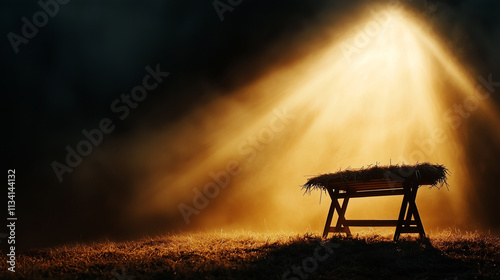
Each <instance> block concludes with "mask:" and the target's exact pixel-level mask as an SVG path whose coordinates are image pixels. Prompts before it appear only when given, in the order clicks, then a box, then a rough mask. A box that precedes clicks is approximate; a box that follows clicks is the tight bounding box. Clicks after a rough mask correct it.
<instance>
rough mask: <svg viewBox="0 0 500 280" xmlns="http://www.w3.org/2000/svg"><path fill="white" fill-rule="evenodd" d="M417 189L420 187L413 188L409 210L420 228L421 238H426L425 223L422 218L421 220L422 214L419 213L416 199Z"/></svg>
mask: <svg viewBox="0 0 500 280" xmlns="http://www.w3.org/2000/svg"><path fill="white" fill-rule="evenodd" d="M417 190H418V188H414V189H413V190H412V196H411V198H412V199H411V200H410V201H409V206H408V207H409V210H408V211H411V212H412V214H413V217H414V219H415V222H416V223H417V228H418V230H419V233H418V234H419V236H420V238H421V239H424V238H425V231H424V225H423V224H422V220H420V214H419V213H418V209H417V203H416V202H415V199H416V197H417Z"/></svg>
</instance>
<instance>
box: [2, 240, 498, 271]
mask: <svg viewBox="0 0 500 280" xmlns="http://www.w3.org/2000/svg"><path fill="white" fill-rule="evenodd" d="M5 255H6V254H4V253H3V254H2V256H1V257H0V260H1V272H0V278H1V279H116V280H132V279H500V237H499V236H494V235H490V234H481V233H477V232H476V233H470V232H459V231H456V230H445V231H441V232H439V233H431V234H430V239H429V240H428V241H418V240H415V239H413V238H411V237H404V238H403V239H402V240H400V241H398V242H392V236H391V235H390V234H378V233H377V232H366V233H363V234H359V235H357V236H354V238H346V237H339V236H336V237H331V238H329V239H327V240H322V239H321V238H319V236H318V234H309V233H307V234H304V233H301V234H298V233H292V232H281V233H255V232H250V231H234V232H227V233H226V232H209V233H184V234H168V235H163V236H157V237H154V238H144V239H142V240H137V241H128V242H111V241H108V242H101V243H94V244H73V245H67V246H61V247H54V248H44V249H36V250H31V251H27V252H24V253H21V254H20V255H18V267H16V272H15V273H12V272H9V271H7V265H6V261H7V260H6V256H5Z"/></svg>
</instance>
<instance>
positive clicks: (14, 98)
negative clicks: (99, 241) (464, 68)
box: [0, 0, 500, 245]
mask: <svg viewBox="0 0 500 280" xmlns="http://www.w3.org/2000/svg"><path fill="white" fill-rule="evenodd" d="M53 2H54V1H53ZM221 2H223V3H227V2H226V1H221ZM239 2H241V3H239ZM366 2H373V1H326V0H315V1H298V0H291V1H276V0H268V1H261V0H252V1H250V0H247V1H246V0H243V1H233V3H235V4H236V3H239V5H236V6H235V7H233V10H232V11H230V12H225V13H224V14H223V16H224V20H223V21H221V19H220V18H219V15H218V14H217V12H216V10H215V9H214V6H213V3H212V2H211V1H180V0H179V1H159V0H158V1H154V0H149V1H137V0H124V1H104V2H103V1H97V0H89V1H76V0H73V1H69V2H68V3H67V4H64V5H58V6H59V8H58V9H59V11H57V13H55V15H54V16H53V17H49V18H48V22H47V24H46V25H44V26H43V27H40V28H38V31H37V32H36V34H35V35H34V36H33V37H32V38H30V39H28V42H27V43H26V44H24V43H21V44H20V45H19V46H18V48H19V51H18V53H17V54H16V52H15V50H14V48H13V46H12V45H11V43H10V42H9V37H8V34H9V33H10V32H13V33H16V34H18V35H20V34H22V28H23V25H24V22H23V21H22V18H23V17H26V18H27V19H29V20H30V21H32V19H33V15H34V14H36V13H37V12H39V11H40V10H42V8H41V7H40V6H39V4H37V2H36V1H14V0H12V1H3V2H2V4H0V5H1V9H0V13H1V14H0V16H1V27H0V28H1V34H2V36H3V39H2V42H1V44H0V56H1V67H2V75H1V80H2V88H3V89H2V99H3V100H2V106H3V111H4V112H5V116H6V119H5V121H4V124H5V126H4V130H3V131H4V133H3V137H2V143H3V144H2V149H3V153H4V155H5V156H3V157H2V158H3V159H4V160H5V165H4V166H5V168H16V170H17V172H18V173H17V174H18V189H17V191H18V197H17V201H18V212H19V215H20V220H21V221H22V222H20V226H19V229H18V230H19V236H21V237H22V238H24V240H25V244H29V245H44V244H53V243H57V242H65V241H75V240H79V239H82V240H86V239H92V238H97V237H102V236H119V235H120V233H121V232H122V231H123V228H124V227H123V226H122V225H121V224H120V223H118V222H116V223H115V222H113V221H115V220H116V217H117V216H119V215H120V213H122V212H120V209H121V207H122V206H120V204H119V203H118V204H116V205H115V204H112V203H111V204H110V203H109V199H108V197H107V196H108V195H113V194H114V193H115V192H121V190H117V189H115V187H110V186H112V185H114V186H116V185H117V184H118V185H119V184H123V185H126V182H127V174H126V170H125V171H124V172H123V173H121V174H119V175H110V176H109V178H110V179H109V182H99V183H97V184H99V185H100V186H102V188H103V189H102V192H101V193H100V194H97V195H96V196H92V197H91V198H87V197H86V196H85V195H82V194H81V193H79V192H78V191H76V190H74V188H73V186H72V181H71V180H65V181H64V182H63V183H59V182H58V181H57V178H56V176H54V172H53V170H52V168H51V165H50V163H51V162H53V161H54V160H57V159H63V158H64V156H65V155H66V151H65V150H64V147H65V146H66V145H68V144H71V143H76V142H77V141H79V140H80V139H81V130H82V129H83V128H88V129H91V128H94V127H96V126H97V124H98V123H99V120H101V119H102V118H104V117H109V118H111V119H112V120H113V123H114V124H116V126H117V127H116V129H115V131H113V132H112V133H111V134H110V135H109V138H106V139H105V140H104V141H106V140H107V139H113V140H112V141H120V139H122V138H127V137H129V135H130V133H131V131H134V130H135V129H137V127H146V128H147V127H152V128H154V127H155V126H157V125H164V124H166V123H171V122H175V121H176V120H177V119H178V118H180V117H181V116H182V115H183V114H185V113H186V112H188V111H189V110H190V108H192V107H193V106H196V105H200V104H203V103H204V102H207V101H208V100H210V99H211V98H212V97H213V96H212V95H211V94H212V93H213V92H214V91H216V92H229V91H230V90H231V89H233V88H237V87H239V86H241V85H244V84H246V83H250V82H252V80H253V79H255V78H256V77H257V76H258V75H259V73H262V71H263V70H265V69H266V68H267V67H270V66H273V65H285V64H286V63H287V61H288V59H289V57H290V55H291V54H292V53H294V52H296V51H298V50H300V47H301V46H302V44H305V43H307V39H308V36H310V38H311V40H312V38H314V36H315V34H316V33H315V32H314V30H319V29H321V27H322V26H323V25H324V24H325V22H326V20H325V18H328V19H331V18H336V17H338V18H339V19H346V18H348V17H349V15H350V13H352V12H353V11H354V10H355V9H356V7H357V6H360V5H365V4H366ZM380 2H388V1H380ZM402 2H404V4H405V5H408V6H410V7H412V8H413V9H415V10H416V11H417V12H418V13H421V14H422V15H423V16H424V18H425V19H426V20H427V21H428V22H429V23H430V24H431V25H432V26H434V27H435V29H436V31H437V32H438V33H440V34H442V36H443V38H445V42H446V44H447V45H448V46H450V47H451V48H452V49H453V50H454V51H455V53H454V55H456V57H458V58H459V59H460V60H462V61H464V62H465V63H466V64H468V65H470V66H471V68H472V69H473V71H472V72H473V73H476V74H477V75H483V76H485V77H486V76H487V75H489V74H490V73H492V75H493V80H500V52H499V51H498V50H499V49H500V20H499V18H498V15H499V14H500V2H498V1H493V0H492V1H477V0H468V1H467V0H464V1H451V0H450V1H402ZM346 3H349V4H346ZM52 8H53V7H52ZM297 34H300V35H301V36H300V39H297V38H296V37H294V36H296V35H297ZM284 41H285V42H289V43H287V44H283V42H284ZM157 64H159V65H160V68H161V70H162V71H165V72H169V73H170V75H169V76H168V78H165V81H164V82H162V83H161V84H160V86H159V87H158V88H156V89H155V90H153V91H152V92H151V93H149V97H148V98H147V99H146V100H145V101H144V102H143V103H141V104H140V107H139V108H137V109H136V110H134V111H133V112H132V113H131V115H130V116H129V117H128V118H127V119H126V120H124V121H118V120H117V118H116V114H112V113H110V104H111V103H112V102H113V101H114V100H115V99H116V98H118V97H119V96H120V95H121V94H122V93H124V92H130V89H131V88H133V87H134V86H136V85H138V84H140V83H141V81H142V78H143V77H144V75H145V74H146V70H145V67H146V66H148V65H149V66H151V67H152V68H154V67H155V66H156V65H157ZM498 91H500V89H498ZM498 91H497V92H495V93H494V94H493V95H492V100H494V101H495V102H496V104H499V103H498V101H499V100H500V94H498ZM473 121H474V120H471V122H473ZM474 129H475V131H474V132H472V133H471V134H473V135H475V137H472V136H471V137H469V138H468V139H469V141H468V142H467V143H466V145H469V146H470V147H469V149H470V150H474V151H477V152H475V153H471V154H470V155H469V156H470V158H469V160H470V161H471V162H478V163H479V162H482V163H484V162H486V163H487V167H486V169H485V167H482V166H483V165H481V164H478V165H475V166H476V167H477V170H474V172H475V174H481V176H477V178H476V179H477V180H478V197H477V198H475V200H473V201H471V203H477V204H480V205H481V207H480V208H481V209H480V210H478V212H477V213H476V215H477V216H478V217H480V216H482V217H483V218H481V219H479V220H478V221H479V222H480V223H483V224H485V225H486V226H487V227H492V228H498V227H499V226H500V219H499V216H500V215H495V214H493V213H496V212H494V211H496V210H495V209H496V208H495V207H496V201H498V199H500V197H499V191H498V190H497V189H495V190H492V189H491V188H492V186H493V185H494V184H493V183H491V182H493V181H494V179H495V178H494V175H492V174H495V172H498V170H499V168H500V164H499V161H500V160H499V158H500V157H499V156H500V145H499V143H498V142H496V141H495V140H494V139H493V136H491V135H488V134H487V133H483V129H482V127H481V124H480V123H479V124H477V125H476V126H474ZM108 141H111V140H108ZM478 144H479V145H481V146H482V147H484V146H486V147H488V148H481V149H477V148H476V147H477V146H478ZM98 149H112V147H109V146H106V145H105V144H104V145H102V146H99V147H98ZM485 170H486V171H485ZM117 172H118V173H120V172H121V171H117ZM67 176H71V174H69V175H67ZM89 176H92V175H89ZM119 199H120V198H119ZM123 202H126V192H125V194H124V195H123ZM177 218H178V217H177ZM177 218H175V219H177ZM172 219H173V220H175V219H174V218H172ZM172 224H175V221H173V222H172ZM172 228H173V229H177V227H172ZM172 228H171V229H172ZM162 229H163V228H158V229H157V228H154V227H152V228H151V229H146V231H150V232H154V231H155V230H162ZM42 232H43V234H41V233H42ZM82 232H83V233H84V234H83V235H84V236H83V237H82Z"/></svg>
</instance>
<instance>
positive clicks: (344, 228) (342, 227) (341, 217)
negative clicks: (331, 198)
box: [335, 197, 352, 236]
mask: <svg viewBox="0 0 500 280" xmlns="http://www.w3.org/2000/svg"><path fill="white" fill-rule="evenodd" d="M348 203H349V198H348V197H346V198H344V201H342V207H341V208H340V210H338V214H339V219H338V221H337V225H336V226H335V229H336V231H338V232H345V233H347V236H351V235H352V234H351V230H350V229H349V226H347V225H345V212H346V209H347V204H348ZM337 205H338V204H337Z"/></svg>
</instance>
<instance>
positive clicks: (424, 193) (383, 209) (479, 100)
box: [127, 6, 500, 231]
mask: <svg viewBox="0 0 500 280" xmlns="http://www.w3.org/2000/svg"><path fill="white" fill-rule="evenodd" d="M349 26H350V28H347V29H345V28H343V29H342V30H345V33H344V34H340V36H339V35H338V34H339V33H338V32H339V31H338V30H339V27H338V26H334V27H332V29H331V30H327V31H326V32H324V33H323V34H322V36H326V35H325V34H331V35H332V36H331V39H329V38H330V37H329V38H327V39H324V40H322V42H324V44H323V45H322V46H320V47H318V46H314V47H311V48H310V50H308V53H309V54H308V55H306V56H302V57H300V58H297V59H296V61H295V62H294V63H292V64H291V65H287V67H286V68H285V67H280V68H276V69H272V70H269V69H268V71H267V72H266V74H265V75H262V77H261V78H260V79H258V80H257V81H256V82H254V83H252V84H250V85H247V86H245V87H244V88H241V89H239V90H237V91H236V92H233V93H231V94H225V95H221V96H222V97H220V98H215V99H214V100H213V101H212V102H211V103H209V104H206V105H204V106H200V107H199V108H197V109H196V110H194V111H192V112H191V113H190V114H188V116H187V117H185V118H184V119H182V120H180V121H179V122H177V123H175V124H173V125H172V124H170V125H168V126H167V127H164V128H163V129H162V130H158V131H155V132H154V133H144V134H143V136H142V138H141V139H134V140H133V141H135V142H136V143H140V145H134V147H135V148H133V149H131V150H129V151H128V152H129V153H130V154H129V155H130V156H131V157H132V158H134V159H135V162H136V163H135V164H137V166H140V169H141V170H142V171H144V172H143V176H142V179H141V180H137V181H136V182H135V185H136V188H135V190H137V193H136V194H135V195H134V197H135V201H134V202H133V203H132V207H131V208H130V213H127V214H128V216H129V217H135V218H136V219H139V220H141V219H143V218H145V217H148V216H151V215H159V216H162V215H163V216H164V215H168V216H169V217H171V218H172V219H174V220H177V221H179V222H180V223H184V221H185V218H187V219H188V220H189V226H192V227H194V228H245V229H248V228H251V229H257V230H258V229H284V230H289V229H294V230H306V229H309V230H313V231H320V230H321V229H322V227H323V224H324V220H325V218H326V214H327V209H328V206H329V202H330V201H329V198H328V197H327V196H326V195H324V194H323V197H322V202H321V204H320V203H319V200H320V194H319V193H313V194H312V195H310V196H309V195H305V196H304V195H303V192H302V191H301V189H300V185H302V184H303V183H304V182H305V181H306V179H307V178H308V176H313V175H317V174H319V173H326V172H335V171H338V170H339V169H345V168H348V167H351V168H359V167H362V166H365V167H366V166H368V165H370V164H376V163H377V162H378V163H379V164H389V163H392V164H396V163H402V162H404V163H409V164H414V163H416V162H431V163H440V164H444V165H445V166H446V167H448V168H449V169H450V170H451V172H452V174H451V177H450V179H449V184H450V187H449V190H447V189H446V188H443V189H440V190H438V189H427V188H425V187H424V188H422V189H421V190H420V192H419V194H418V197H417V205H419V207H420V212H421V216H422V220H423V223H424V227H426V228H429V227H436V226H448V225H454V224H460V223H461V222H463V219H466V218H467V217H466V216H464V215H463V214H464V213H465V212H464V208H463V206H464V198H465V195H466V194H467V190H466V188H467V186H470V184H471V182H470V181H469V179H468V178H469V174H468V169H467V164H466V162H465V157H466V154H465V151H464V150H463V148H462V144H461V141H463V138H464V137H465V136H464V135H461V134H460V133H459V131H463V129H461V127H462V125H463V123H464V122H465V117H464V116H463V115H464V114H465V113H470V114H480V115H481V116H484V118H485V119H488V120H489V121H490V122H491V123H492V124H494V125H496V126H497V127H500V126H499V119H500V118H499V117H498V114H497V111H496V110H495V108H493V107H492V105H491V104H489V103H488V97H487V96H486V95H485V94H484V90H483V91H482V92H481V91H476V85H477V84H478V81H477V80H475V79H474V77H471V76H470V75H469V74H468V73H467V72H466V71H465V70H464V68H463V66H462V65H460V64H459V63H458V62H457V61H455V59H454V58H453V55H452V53H451V52H450V51H449V50H447V49H446V48H445V47H444V46H443V44H442V43H441V41H440V40H439V38H438V37H437V36H436V35H434V34H433V33H432V32H431V31H430V28H428V27H426V25H425V23H423V22H421V21H420V20H419V19H418V18H416V16H415V15H413V14H411V13H409V12H406V11H404V9H403V8H402V7H384V6H377V7H370V8H367V9H366V10H364V11H362V12H360V13H359V16H358V17H356V18H354V19H353V20H352V22H350V23H349ZM333 34H335V36H333ZM457 105H458V106H461V107H460V108H461V109H460V108H458V107H454V106H457ZM144 174H145V175H144ZM226 183H227V185H226ZM200 193H205V195H208V196H209V197H207V198H206V199H201V200H199V199H198V200H197V199H196V197H198V196H199V194H200ZM193 199H195V200H197V202H194V203H193ZM400 201H401V198H400V197H396V198H368V199H367V198H364V199H358V200H353V202H352V205H351V206H350V209H349V210H348V212H347V214H346V215H347V217H348V218H363V217H364V218H369V217H372V218H395V217H396V215H397V213H398V209H399V207H400ZM179 203H183V204H179ZM195 204H198V205H195ZM205 204H206V206H205ZM180 209H184V211H188V209H191V210H193V209H194V210H196V212H189V214H186V213H188V212H185V214H184V217H183V215H182V214H181V210H180ZM191 210H189V211H191Z"/></svg>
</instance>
